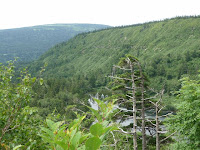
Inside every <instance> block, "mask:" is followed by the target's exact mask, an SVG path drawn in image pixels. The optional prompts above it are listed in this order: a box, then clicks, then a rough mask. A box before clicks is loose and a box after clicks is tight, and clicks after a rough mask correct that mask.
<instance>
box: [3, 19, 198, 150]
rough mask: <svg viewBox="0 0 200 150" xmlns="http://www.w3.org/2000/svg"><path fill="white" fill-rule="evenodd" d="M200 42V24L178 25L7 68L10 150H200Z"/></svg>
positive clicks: (58, 46)
mask: <svg viewBox="0 0 200 150" xmlns="http://www.w3.org/2000/svg"><path fill="white" fill-rule="evenodd" d="M46 32H48V31H46ZM0 33H1V31H0ZM58 34H59V33H58ZM38 36H39V35H38ZM199 37H200V17H199V16H186V17H176V18H172V19H166V20H163V21H154V22H148V23H144V24H136V25H131V26H121V27H110V28H106V29H105V28H104V29H102V28H101V29H100V30H93V31H90V32H84V33H79V34H77V35H75V36H74V37H72V38H71V39H69V40H66V41H65V42H61V43H59V42H57V43H54V44H55V45H54V46H53V47H52V45H51V46H50V47H52V48H50V49H49V50H47V51H46V52H45V53H44V54H42V53H40V54H39V55H38V56H39V58H38V59H36V60H34V61H32V62H29V63H26V65H25V64H23V61H22V62H20V61H21V60H20V61H19V59H20V58H19V59H18V60H17V59H16V60H12V61H8V62H7V63H5V61H2V64H1V65H0V81H1V82H0V107H1V109H0V129H1V131H0V148H1V149H5V150H10V149H14V150H17V149H19V150H29V149H31V150H32V149H33V150H34V149H35V150H44V149H52V150H98V149H102V150H121V149H125V150H129V149H134V150H198V149H200V148H199V147H200V136H199V135H200V75H199V71H200V68H199V66H200V59H199V58H200V44H199V43H200V38H199ZM38 40H39V39H38ZM38 42H39V41H38ZM7 44H8V45H9V43H7ZM0 45H1V43H0ZM30 46H31V45H30ZM37 46H39V45H37ZM31 47H32V46H31ZM33 47H34V46H33ZM18 48H20V47H18ZM16 50H17V48H16ZM30 54H31V53H30ZM40 55H41V56H40ZM19 57H20V55H19ZM22 57H23V55H22ZM19 62H20V63H19ZM93 105H96V108H95V107H93Z"/></svg>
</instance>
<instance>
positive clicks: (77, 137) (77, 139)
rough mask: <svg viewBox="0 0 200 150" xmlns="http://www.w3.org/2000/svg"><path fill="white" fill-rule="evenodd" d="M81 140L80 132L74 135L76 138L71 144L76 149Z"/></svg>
mask: <svg viewBox="0 0 200 150" xmlns="http://www.w3.org/2000/svg"><path fill="white" fill-rule="evenodd" d="M80 138H81V132H80V131H79V132H77V133H76V134H75V135H74V137H73V138H72V140H71V143H72V145H74V147H78V145H79V141H80Z"/></svg>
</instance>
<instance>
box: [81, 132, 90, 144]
mask: <svg viewBox="0 0 200 150" xmlns="http://www.w3.org/2000/svg"><path fill="white" fill-rule="evenodd" d="M90 135H91V134H90V133H89V134H85V135H82V136H81V138H80V140H79V144H82V143H83V142H84V141H85V140H86V139H87V138H88V136H90Z"/></svg>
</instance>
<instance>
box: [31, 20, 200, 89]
mask: <svg viewBox="0 0 200 150" xmlns="http://www.w3.org/2000/svg"><path fill="white" fill-rule="evenodd" d="M199 43H200V17H183V18H181V17H178V18H173V19H167V20H164V21H160V22H158V21H156V22H150V23H145V24H141V25H133V26H127V27H115V28H110V29H106V30H101V31H95V32H90V33H82V34H79V35H77V36H75V37H74V38H72V39H70V40H69V41H68V42H63V43H62V44H58V45H56V46H55V47H53V48H51V49H50V50H49V51H47V52H46V53H45V54H44V55H42V56H41V57H40V58H39V59H38V60H37V61H35V62H34V63H33V64H32V67H30V69H31V70H32V71H33V72H36V71H37V69H36V68H40V67H42V66H43V65H44V63H47V64H48V66H47V68H46V72H45V73H44V76H46V77H65V78H66V77H73V76H75V75H79V74H82V75H86V76H87V75H88V74H92V72H94V74H96V73H97V72H101V73H102V76H105V75H106V74H109V73H110V72H111V69H112V65H114V64H116V63H117V62H118V60H119V58H120V57H123V56H124V55H125V54H128V53H129V54H132V55H134V56H136V57H138V58H139V60H140V61H141V63H142V65H143V66H144V69H145V71H146V72H147V73H148V75H149V76H150V77H151V78H152V80H154V81H155V82H153V83H157V84H160V86H163V85H164V86H166V88H168V89H170V88H169V87H171V86H175V85H176V84H177V86H179V84H178V79H180V77H181V76H182V75H184V74H187V73H189V74H191V75H195V74H197V72H198V69H199V68H198V66H200V61H199V59H198V58H199V57H200V44H199ZM55 72H56V73H55ZM98 74H100V73H98ZM96 76H98V75H97V74H96ZM166 82H167V83H166ZM174 88H175V89H176V87H174ZM172 90H173V88H172Z"/></svg>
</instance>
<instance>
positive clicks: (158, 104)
mask: <svg viewBox="0 0 200 150" xmlns="http://www.w3.org/2000/svg"><path fill="white" fill-rule="evenodd" d="M163 94H164V89H163V90H161V91H160V93H159V99H158V101H157V102H153V101H150V102H151V103H152V104H153V105H154V107H155V113H156V117H155V121H156V124H154V126H155V128H156V150H160V145H161V142H163V141H165V140H167V139H168V138H170V137H171V136H173V135H174V133H172V134H171V135H169V136H167V137H166V138H164V139H162V140H161V139H160V134H164V133H166V132H165V131H161V130H160V122H161V120H160V118H161V117H167V116H168V115H170V114H171V113H168V114H166V115H160V112H161V111H162V109H163V108H164V107H165V106H163V105H162V101H163Z"/></svg>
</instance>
